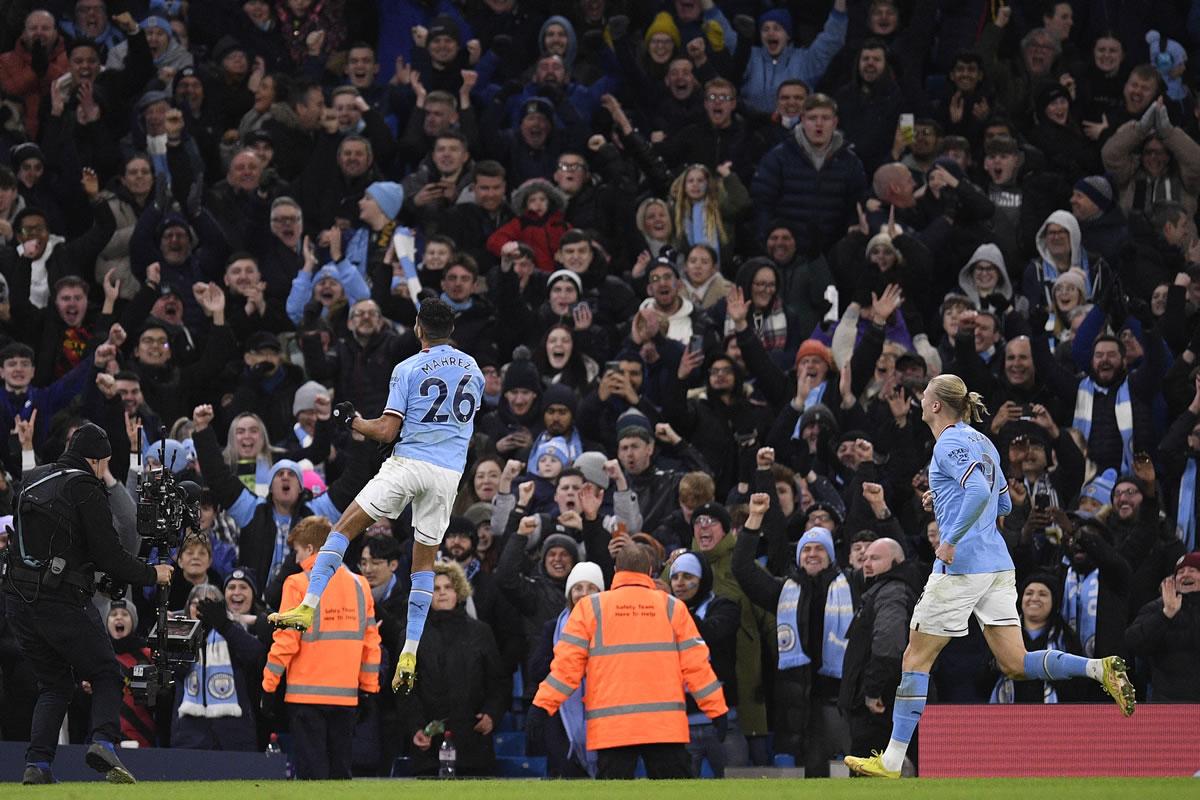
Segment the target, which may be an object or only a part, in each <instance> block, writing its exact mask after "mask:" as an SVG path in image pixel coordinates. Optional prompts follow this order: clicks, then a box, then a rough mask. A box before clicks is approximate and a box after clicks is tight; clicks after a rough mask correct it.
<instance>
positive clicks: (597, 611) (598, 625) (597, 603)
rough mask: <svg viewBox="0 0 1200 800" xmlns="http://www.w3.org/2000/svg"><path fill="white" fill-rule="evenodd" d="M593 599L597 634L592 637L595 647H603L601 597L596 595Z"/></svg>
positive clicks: (593, 614)
mask: <svg viewBox="0 0 1200 800" xmlns="http://www.w3.org/2000/svg"><path fill="white" fill-rule="evenodd" d="M591 598H592V616H593V617H595V618H596V633H595V634H593V635H592V641H594V642H595V645H593V646H594V647H602V646H603V645H604V630H603V620H602V619H601V615H600V595H598V594H594V595H592V596H591Z"/></svg>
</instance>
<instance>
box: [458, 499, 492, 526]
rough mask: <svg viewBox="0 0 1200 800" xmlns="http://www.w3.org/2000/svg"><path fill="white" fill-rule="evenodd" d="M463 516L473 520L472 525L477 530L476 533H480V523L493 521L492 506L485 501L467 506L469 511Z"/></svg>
mask: <svg viewBox="0 0 1200 800" xmlns="http://www.w3.org/2000/svg"><path fill="white" fill-rule="evenodd" d="M463 516H464V517H466V518H467V519H469V520H471V525H472V526H473V527H474V528H475V531H476V533H478V531H479V525H480V523H483V522H489V521H490V520H491V519H492V504H491V503H488V502H486V501H484V500H480V501H479V502H478V503H472V504H471V505H469V506H467V510H466V511H464V512H463Z"/></svg>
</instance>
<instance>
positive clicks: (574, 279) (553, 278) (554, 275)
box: [546, 269, 583, 297]
mask: <svg viewBox="0 0 1200 800" xmlns="http://www.w3.org/2000/svg"><path fill="white" fill-rule="evenodd" d="M563 280H567V281H570V282H571V283H573V284H575V293H576V294H577V295H579V296H580V297H583V279H582V278H580V277H579V276H578V275H576V274H575V273H574V272H572V271H571V270H569V269H559V270H555V271H554V272H551V273H550V277H549V278H547V279H546V294H550V287H551V286H553V285H554V284H556V283H558V282H559V281H563Z"/></svg>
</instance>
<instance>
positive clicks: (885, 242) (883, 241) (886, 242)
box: [866, 226, 904, 264]
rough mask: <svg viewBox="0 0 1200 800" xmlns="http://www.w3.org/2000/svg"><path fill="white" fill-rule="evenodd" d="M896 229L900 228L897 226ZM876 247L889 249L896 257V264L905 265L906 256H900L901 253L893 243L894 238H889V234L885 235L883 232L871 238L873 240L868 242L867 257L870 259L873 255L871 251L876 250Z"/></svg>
mask: <svg viewBox="0 0 1200 800" xmlns="http://www.w3.org/2000/svg"><path fill="white" fill-rule="evenodd" d="M896 227H897V228H899V226H896ZM876 247H886V248H887V249H889V250H891V251H892V255H894V256H895V257H896V263H898V264H903V263H904V256H902V255H901V254H900V251H899V250H898V249H896V245H895V244H893V243H892V237H891V236H889V235H888V234H886V233H883V232H882V231H881V232H879V233H877V234H875V235H874V236H872V237H871V239H870V240H869V241H868V242H867V251H866V255H867V257H868V258H869V257H870V255H871V251H872V250H874V249H875V248H876Z"/></svg>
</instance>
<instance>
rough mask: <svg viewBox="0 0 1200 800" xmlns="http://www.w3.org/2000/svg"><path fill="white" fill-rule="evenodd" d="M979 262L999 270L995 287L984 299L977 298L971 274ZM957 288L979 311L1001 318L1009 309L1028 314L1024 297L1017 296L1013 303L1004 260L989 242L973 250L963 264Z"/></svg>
mask: <svg viewBox="0 0 1200 800" xmlns="http://www.w3.org/2000/svg"><path fill="white" fill-rule="evenodd" d="M980 261H987V262H988V263H990V264H995V265H996V267H997V268H998V269H999V270H1000V277H999V279H998V280H997V281H996V287H995V288H994V289H993V290H992V292H991V294H989V295H987V296H986V297H980V296H979V290H978V289H976V288H975V278H974V276H973V274H972V273H973V270H974V269H975V265H976V264H978V263H979V262H980ZM958 286H959V288H960V289H962V293H963V294H964V295H966V296H967V297H968V298H970V300H971V302H972V303H974V304H975V307H976V308H977V309H979V310H980V311H992V312H995V313H996V314H1000V315H1002V316H1003V314H1004V313H1005V312H1007V311H1008V310H1009V309H1010V308H1011V309H1014V310H1016V311H1020V312H1021V313H1025V314H1027V313H1028V312H1029V301H1028V300H1027V299H1026V298H1025V297H1023V296H1018V297H1016V299H1015V302H1014V297H1013V287H1012V281H1011V280H1009V277H1008V266H1007V264H1006V262H1005V260H1004V253H1003V252H1001V250H1000V248H999V247H997V246H996V245H994V244H991V243H990V242H989V243H987V244H981V245H979V247H977V248H975V252H974V253H972V254H971V258H970V260H968V261H967V263H966V264H963V268H962V269H961V270H959V273H958Z"/></svg>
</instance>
